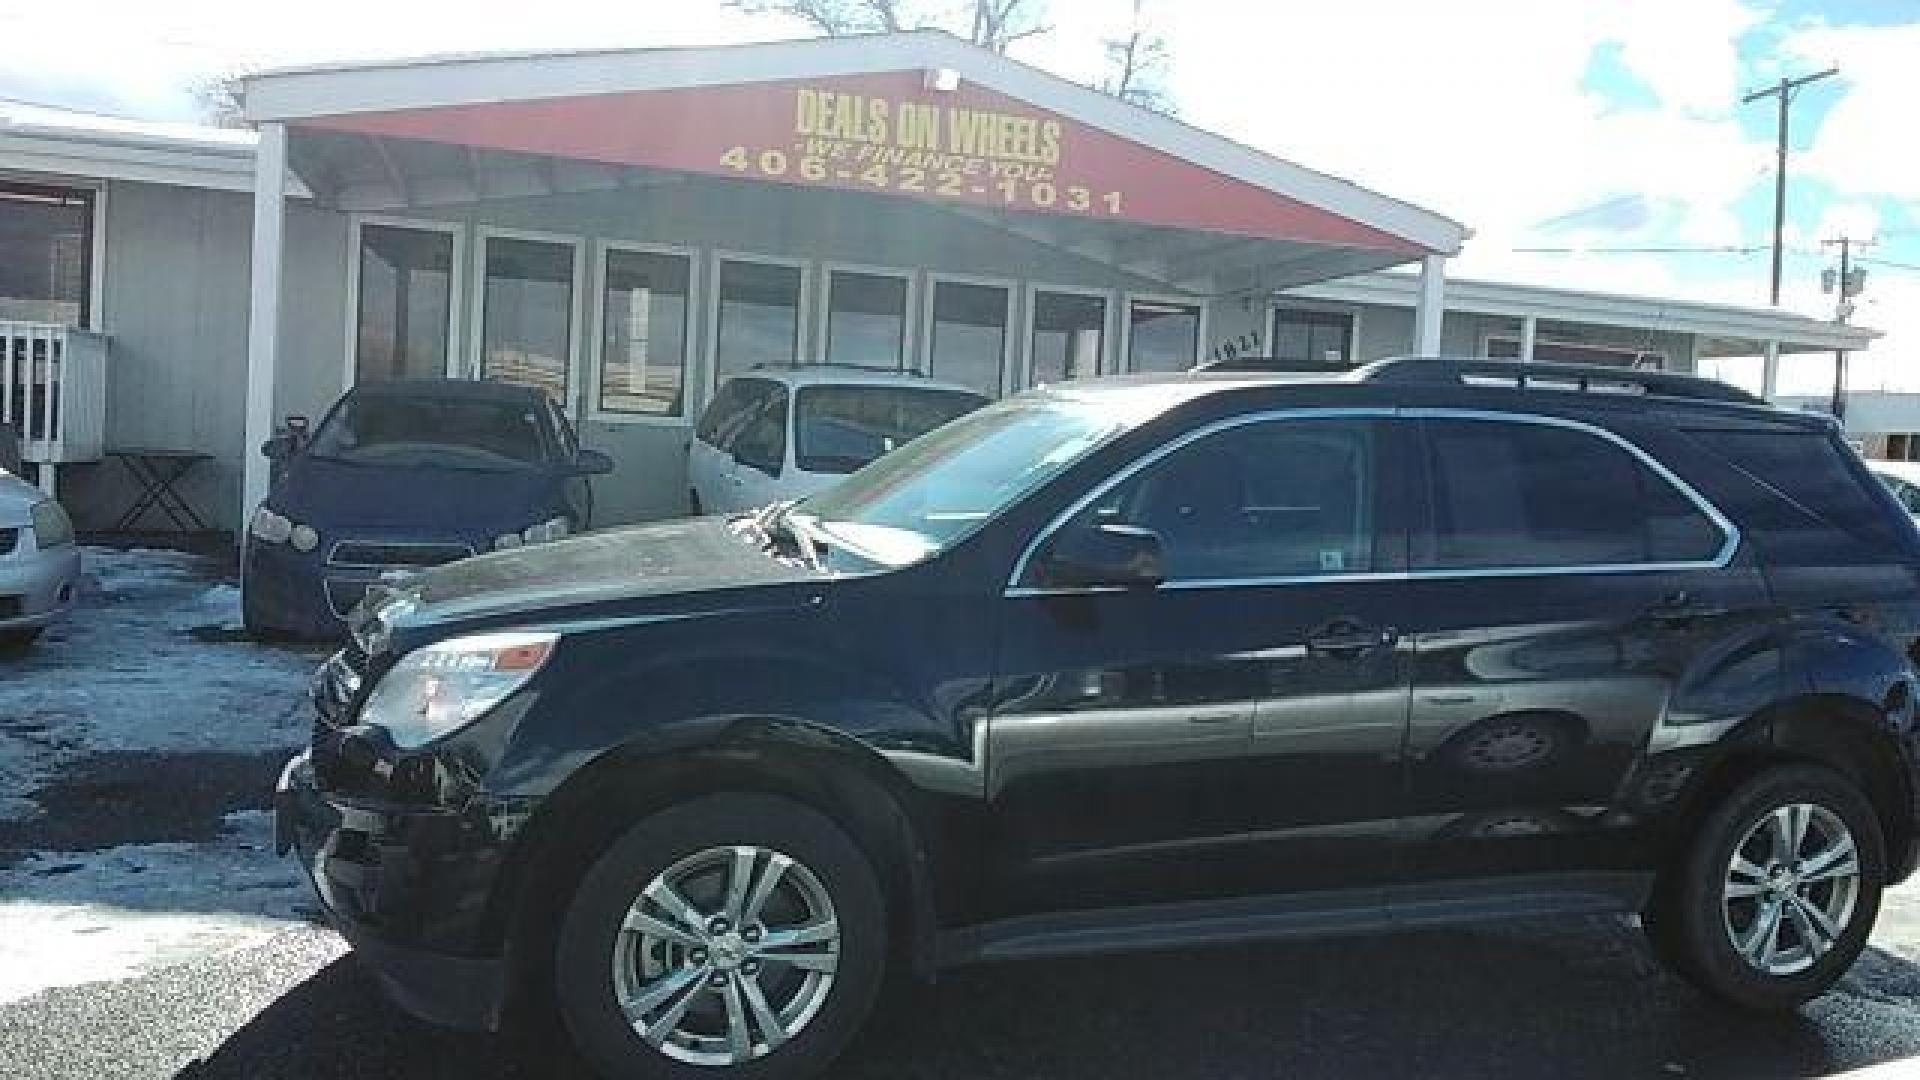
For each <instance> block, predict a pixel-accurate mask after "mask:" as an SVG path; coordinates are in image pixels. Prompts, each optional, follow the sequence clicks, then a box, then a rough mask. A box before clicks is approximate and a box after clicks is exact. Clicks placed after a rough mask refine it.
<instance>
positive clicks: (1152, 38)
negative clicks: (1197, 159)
mask: <svg viewBox="0 0 1920 1080" xmlns="http://www.w3.org/2000/svg"><path fill="white" fill-rule="evenodd" d="M1105 45H1106V52H1107V65H1108V68H1109V71H1108V74H1107V77H1106V78H1105V79H1103V80H1102V81H1101V83H1100V89H1101V90H1102V91H1104V92H1106V93H1109V94H1112V95H1113V96H1114V97H1117V98H1120V99H1121V100H1123V101H1131V102H1133V103H1134V104H1135V105H1141V106H1144V107H1146V108H1149V109H1153V110H1155V111H1157V112H1164V113H1172V112H1173V111H1174V105H1173V98H1172V96H1171V95H1170V94H1169V93H1168V92H1167V89H1166V71H1167V64H1168V61H1169V53H1168V49H1167V39H1166V38H1165V37H1163V36H1162V35H1160V34H1158V33H1156V32H1154V30H1153V29H1152V27H1151V24H1150V23H1149V21H1148V19H1147V16H1146V0H1133V23H1132V25H1131V26H1130V27H1129V28H1128V30H1127V33H1126V34H1125V35H1123V36H1121V37H1114V38H1108V39H1107V40H1106V42H1105Z"/></svg>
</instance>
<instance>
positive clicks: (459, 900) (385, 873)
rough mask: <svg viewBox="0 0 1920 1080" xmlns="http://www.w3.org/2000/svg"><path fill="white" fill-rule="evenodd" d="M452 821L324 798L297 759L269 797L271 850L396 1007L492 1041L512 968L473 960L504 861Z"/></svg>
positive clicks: (492, 959) (463, 821) (483, 839)
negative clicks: (296, 871) (306, 885)
mask: <svg viewBox="0 0 1920 1080" xmlns="http://www.w3.org/2000/svg"><path fill="white" fill-rule="evenodd" d="M491 841H492V834H491V833H490V832H489V831H488V830H487V829H486V828H485V827H484V826H481V827H475V825H474V823H473V822H472V821H471V820H470V819H468V818H465V817H464V816H462V815H460V814H457V813H455V812H453V811H450V810H443V809H434V808H428V807H418V806H404V805H398V804H392V803H378V802H373V801H370V800H362V799H348V798H344V797H341V796H337V795H332V794H329V793H327V792H325V791H322V790H321V789H320V788H319V786H318V785H317V784H316V783H315V780H314V770H313V766H312V760H311V758H310V756H309V754H307V753H301V754H299V755H298V756H296V757H294V758H293V759H292V760H290V761H288V762H287V764H286V767H285V768H284V769H283V770H282V771H281V774H280V781H279V784H278V787H277V789H276V791H275V792H274V848H275V850H276V851H277V852H278V853H279V854H282V855H285V854H286V853H288V852H289V851H292V852H294V853H296V854H297V856H298V858H299V860H300V866H301V869H302V870H303V871H305V873H306V875H307V878H308V880H309V881H310V882H311V883H312V885H313V888H314V891H315V893H316V894H317V895H318V897H319V900H320V905H321V907H322V908H323V909H324V910H325V911H326V914H327V918H328V920H329V921H330V922H332V923H333V925H334V926H335V927H336V928H337V929H338V930H339V931H340V934H341V936H342V937H344V938H346V939H347V942H348V944H350V945H352V946H353V949H354V951H355V952H356V953H358V954H359V955H360V957H361V959H362V960H363V961H364V962H365V963H366V965H367V966H368V967H369V969H371V970H372V971H373V972H374V974H375V975H376V976H377V977H378V978H379V979H380V981H381V982H382V983H383V984H384V986H385V988H386V990H387V992H388V994H389V995H390V996H391V997H392V998H393V999H394V1001H395V1003H396V1004H398V1005H400V1007H401V1008H403V1009H405V1010H407V1011H408V1012H410V1013H412V1014H414V1015H415V1016H418V1017H420V1018H421V1019H423V1020H427V1021H429V1022H431V1023H436V1024H441V1025H444V1026H447V1027H457V1028H468V1029H480V1030H488V1031H495V1030H498V1029H499V1028H500V1022H501V1017H502V1014H503V1013H504V1011H505V1006H506V1000H507V993H508V985H507V968H508V965H507V963H506V961H505V959H504V957H502V956H500V955H495V954H488V953H486V952H482V951H479V950H476V949H475V948H474V945H475V942H474V940H473V939H474V936H475V935H474V933H473V931H474V928H475V927H476V926H477V925H478V922H479V919H480V913H481V909H482V908H484V906H485V899H486V897H487V895H488V889H489V887H490V886H491V884H492V881H493V878H494V876H495V870H496V868H497V866H498V863H499V859H498V854H497V849H496V848H495V847H494V845H493V843H492V842H491Z"/></svg>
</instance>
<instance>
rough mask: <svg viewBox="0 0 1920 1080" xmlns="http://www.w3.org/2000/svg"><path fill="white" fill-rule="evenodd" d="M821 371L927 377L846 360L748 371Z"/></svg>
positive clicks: (913, 370)
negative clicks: (850, 362)
mask: <svg viewBox="0 0 1920 1080" xmlns="http://www.w3.org/2000/svg"><path fill="white" fill-rule="evenodd" d="M821 369H825V370H828V371H860V372H865V373H867V374H869V375H913V376H917V377H919V378H922V379H924V378H926V377H927V373H926V372H924V371H921V370H919V369H918V368H890V367H880V366H879V365H877V364H849V363H847V362H845V361H844V360H828V361H820V362H818V363H816V362H814V361H811V360H809V361H798V360H796V361H793V362H790V363H779V362H774V363H767V362H761V363H757V364H754V365H753V366H751V367H749V368H748V369H747V370H748V371H819V370H821Z"/></svg>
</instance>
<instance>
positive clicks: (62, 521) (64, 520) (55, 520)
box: [30, 499, 73, 551]
mask: <svg viewBox="0 0 1920 1080" xmlns="http://www.w3.org/2000/svg"><path fill="white" fill-rule="evenodd" d="M30 513H32V515H33V546H35V547H37V548H39V549H41V550H42V551H44V550H46V549H47V548H56V547H60V546H61V545H63V544H71V543H73V521H72V519H70V518H68V517H67V512H66V511H65V510H62V509H61V508H60V504H59V503H57V502H54V501H53V500H52V499H47V500H45V501H44V502H37V503H34V504H33V509H32V510H31V511H30Z"/></svg>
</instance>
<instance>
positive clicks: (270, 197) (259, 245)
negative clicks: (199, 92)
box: [240, 124, 287, 537]
mask: <svg viewBox="0 0 1920 1080" xmlns="http://www.w3.org/2000/svg"><path fill="white" fill-rule="evenodd" d="M286 190H287V128H286V125H285V124H262V125H260V146H259V149H258V150H256V151H255V153H254V158H253V276H252V285H251V290H250V292H249V295H248V305H247V413H246V442H245V444H244V445H243V446H242V447H241V453H242V460H243V461H245V463H246V465H245V471H244V473H243V476H244V483H243V486H242V489H241V490H242V498H241V505H240V532H241V535H242V536H243V537H244V536H245V534H246V523H247V520H248V519H249V518H250V517H252V515H253V511H254V508H255V507H257V506H259V505H260V503H261V501H262V500H264V499H265V498H266V497H267V484H268V481H269V478H270V476H271V474H270V472H269V469H270V467H271V466H270V463H269V462H268V461H267V459H266V457H265V455H263V454H261V453H260V444H262V443H264V442H266V441H267V440H268V439H269V438H271V437H272V436H273V388H274V379H275V372H276V371H277V369H278V367H279V360H280V356H279V353H280V271H281V266H282V263H283V262H284V259H283V257H282V249H283V248H284V246H285V244H284V241H285V230H286Z"/></svg>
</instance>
